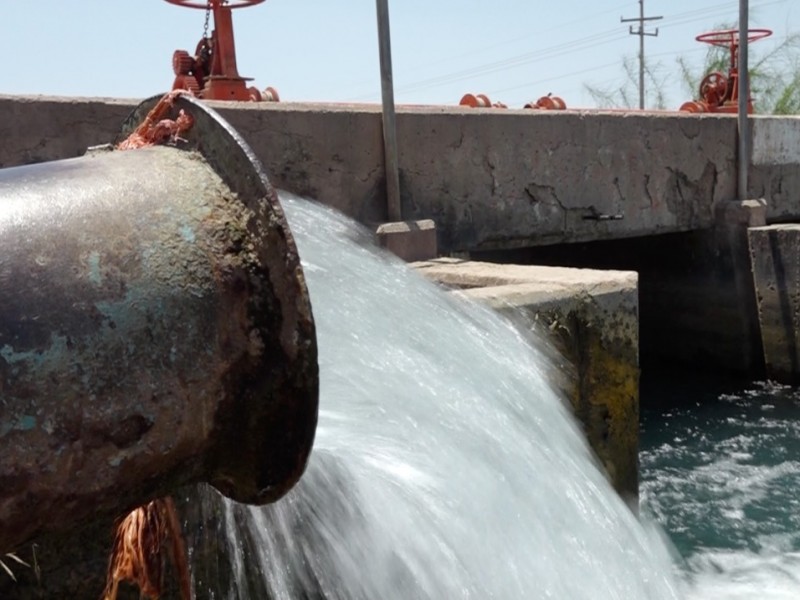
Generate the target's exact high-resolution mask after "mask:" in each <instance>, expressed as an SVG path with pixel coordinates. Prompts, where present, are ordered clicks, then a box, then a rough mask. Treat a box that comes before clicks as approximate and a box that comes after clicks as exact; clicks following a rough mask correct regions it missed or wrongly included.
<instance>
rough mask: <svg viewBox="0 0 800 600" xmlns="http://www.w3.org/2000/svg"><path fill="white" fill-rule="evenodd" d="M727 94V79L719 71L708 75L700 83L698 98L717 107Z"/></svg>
mask: <svg viewBox="0 0 800 600" xmlns="http://www.w3.org/2000/svg"><path fill="white" fill-rule="evenodd" d="M727 93H728V78H727V77H725V75H723V74H722V73H720V72H719V71H714V72H713V73H709V74H708V75H706V76H705V77H703V79H702V80H701V81H700V98H702V99H703V100H705V101H706V102H708V103H709V104H716V105H719V104H721V103H722V101H723V100H724V99H725V95H726V94H727Z"/></svg>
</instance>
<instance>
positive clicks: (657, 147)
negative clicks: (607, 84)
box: [0, 96, 800, 374]
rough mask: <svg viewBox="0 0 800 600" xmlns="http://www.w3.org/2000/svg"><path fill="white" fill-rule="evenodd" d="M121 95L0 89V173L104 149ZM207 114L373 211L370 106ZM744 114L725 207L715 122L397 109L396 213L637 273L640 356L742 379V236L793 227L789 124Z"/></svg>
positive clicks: (378, 212)
mask: <svg viewBox="0 0 800 600" xmlns="http://www.w3.org/2000/svg"><path fill="white" fill-rule="evenodd" d="M136 104H138V101H136V100H109V99H88V98H87V99H83V98H49V97H14V96H0V139H2V140H3V143H2V144H0V168H2V167H9V166H13V165H19V164H25V163H31V162H41V161H49V160H56V159H60V158H67V157H71V156H77V155H80V154H82V153H83V152H85V150H86V148H87V147H89V146H92V145H95V144H99V143H105V142H108V141H109V140H112V139H113V138H114V136H115V135H116V133H117V131H118V129H119V126H120V123H121V122H122V121H123V120H124V119H125V117H126V116H127V114H128V113H129V112H130V110H131V109H132V108H133V107H134V106H135V105H136ZM212 104H213V103H212ZM215 108H217V109H218V110H219V111H220V112H221V113H222V115H223V116H224V118H225V119H227V120H228V121H229V122H230V123H231V124H232V125H233V126H234V127H235V128H236V129H237V130H238V131H239V132H240V133H241V134H242V135H243V136H244V138H245V139H246V141H247V142H248V143H249V144H250V145H251V147H252V148H253V150H254V151H255V152H256V154H257V155H258V157H259V158H260V159H261V161H262V162H263V163H264V165H265V166H266V168H267V171H268V173H269V176H270V178H271V180H272V182H273V183H274V184H275V185H276V186H277V187H279V188H282V189H285V190H288V191H291V192H294V193H296V194H299V195H303V196H308V197H312V198H315V199H317V200H319V201H321V202H324V203H326V204H328V205H330V206H333V207H335V208H337V209H339V210H340V211H342V212H344V213H346V214H347V215H349V216H351V217H353V218H355V219H356V220H358V221H360V222H362V223H364V224H367V225H375V224H378V223H381V222H384V221H386V217H387V209H386V195H385V191H384V185H383V184H384V175H383V144H382V134H381V114H380V108H379V107H378V106H373V105H333V104H288V103H286V104H284V103H281V104H266V103H260V104H239V103H237V104H234V103H225V104H219V103H216V104H215ZM750 123H751V126H752V134H753V146H752V156H751V168H750V178H749V179H750V190H749V194H748V195H749V196H750V197H751V198H760V199H764V201H763V202H760V203H758V202H757V203H750V204H745V205H742V204H740V203H738V202H735V199H736V195H737V192H736V181H737V172H736V135H737V134H736V126H737V123H736V119H735V117H733V116H731V115H704V116H697V115H688V114H681V113H655V112H630V111H628V112H610V111H606V112H601V111H592V112H587V111H565V112H541V111H538V112H537V111H530V110H497V109H470V108H462V107H449V106H406V107H404V106H401V107H399V110H398V115H397V125H398V132H397V133H398V142H399V163H400V179H401V196H402V198H401V200H402V213H403V218H404V219H408V220H412V219H433V220H434V221H435V223H436V229H437V236H438V244H439V252H440V253H441V254H444V255H458V256H468V257H471V258H474V259H480V260H490V261H494V262H503V263H521V264H545V265H547V264H549V265H559V266H572V267H593V268H603V269H619V270H633V271H637V272H638V273H639V299H640V309H641V319H640V323H641V333H642V334H641V343H642V346H641V349H642V355H643V358H644V359H645V360H649V359H657V360H658V359H662V358H668V359H671V360H675V359H677V360H680V361H683V362H685V363H688V364H690V365H691V366H692V367H697V366H700V367H705V368H722V369H726V370H730V371H735V372H742V371H747V372H754V373H756V374H758V373H760V372H762V369H763V364H764V358H763V355H764V352H763V349H762V342H761V338H760V332H759V323H758V306H757V302H756V294H755V293H754V288H753V280H752V276H751V274H750V271H751V260H750V256H749V248H748V241H747V231H748V228H750V227H755V226H763V225H765V224H769V223H781V222H791V221H794V220H800V201H798V198H797V195H798V193H800V118H786V117H780V118H778V117H766V116H756V117H754V118H753V119H751V121H750ZM798 303H800V297H798ZM797 308H798V314H800V306H798V307H797ZM787 310H788V309H787ZM785 312H786V311H783V313H785ZM790 312H791V311H790ZM798 330H799V331H800V325H798ZM794 347H795V348H797V347H800V343H798V344H795V346H794ZM797 362H798V364H800V356H798V357H797Z"/></svg>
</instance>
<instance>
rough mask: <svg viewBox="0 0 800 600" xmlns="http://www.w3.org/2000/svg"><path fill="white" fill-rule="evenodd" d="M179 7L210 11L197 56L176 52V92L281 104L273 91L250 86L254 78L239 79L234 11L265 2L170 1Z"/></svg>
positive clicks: (182, 51) (215, 98) (174, 58)
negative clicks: (210, 25)
mask: <svg viewBox="0 0 800 600" xmlns="http://www.w3.org/2000/svg"><path fill="white" fill-rule="evenodd" d="M166 2H169V3H170V4H174V5H176V6H184V7H187V8H198V9H203V10H205V11H206V30H205V31H204V32H203V37H202V38H201V39H200V41H199V42H198V44H197V47H196V48H195V53H194V55H191V54H189V52H187V51H186V50H176V51H175V52H174V53H173V55H172V70H173V71H174V73H175V80H174V81H173V84H172V89H173V90H186V91H189V92H191V93H192V94H194V95H195V96H197V97H199V98H204V99H206V100H243V101H251V100H252V101H257V102H258V101H267V102H277V101H278V99H279V98H278V93H277V92H276V91H275V90H274V89H273V88H267V89H266V90H264V91H263V92H262V91H260V90H258V89H257V88H256V87H253V86H248V85H247V82H248V81H251V79H252V78H249V77H242V76H241V75H239V71H238V68H237V66H236V45H235V43H234V37H233V15H232V11H233V10H234V9H237V8H245V7H248V6H254V5H256V4H261V3H262V2H264V0H205V1H200V0H166ZM211 15H213V16H214V29H213V31H212V32H211V35H208V31H207V29H208V18H209V16H211Z"/></svg>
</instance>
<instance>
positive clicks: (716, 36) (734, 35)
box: [167, 0, 772, 48]
mask: <svg viewBox="0 0 800 600" xmlns="http://www.w3.org/2000/svg"><path fill="white" fill-rule="evenodd" d="M170 1H171V0H167V2H170ZM771 35H772V30H771V29H748V30H747V42H748V43H750V42H756V41H758V40H762V39H764V38H765V37H769V36H771ZM694 39H696V40H697V41H698V42H703V43H704V44H711V45H712V46H722V47H723V48H729V47H731V46H733V45H738V44H739V30H738V29H723V30H721V31H709V32H707V33H701V34H700V35H698V36H697V37H696V38H694Z"/></svg>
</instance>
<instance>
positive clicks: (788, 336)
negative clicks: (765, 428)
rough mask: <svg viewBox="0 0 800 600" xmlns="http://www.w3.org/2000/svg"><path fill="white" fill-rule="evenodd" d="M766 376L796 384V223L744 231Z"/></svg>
mask: <svg viewBox="0 0 800 600" xmlns="http://www.w3.org/2000/svg"><path fill="white" fill-rule="evenodd" d="M747 234H748V240H749V245H750V259H751V263H752V269H753V282H754V284H755V289H756V301H757V303H758V321H759V326H760V330H761V343H762V345H763V348H764V363H765V367H766V372H767V377H768V378H769V379H772V380H774V381H779V382H781V383H798V382H800V223H788V224H782V225H770V226H766V227H754V228H750V229H749V230H748V232H747Z"/></svg>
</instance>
